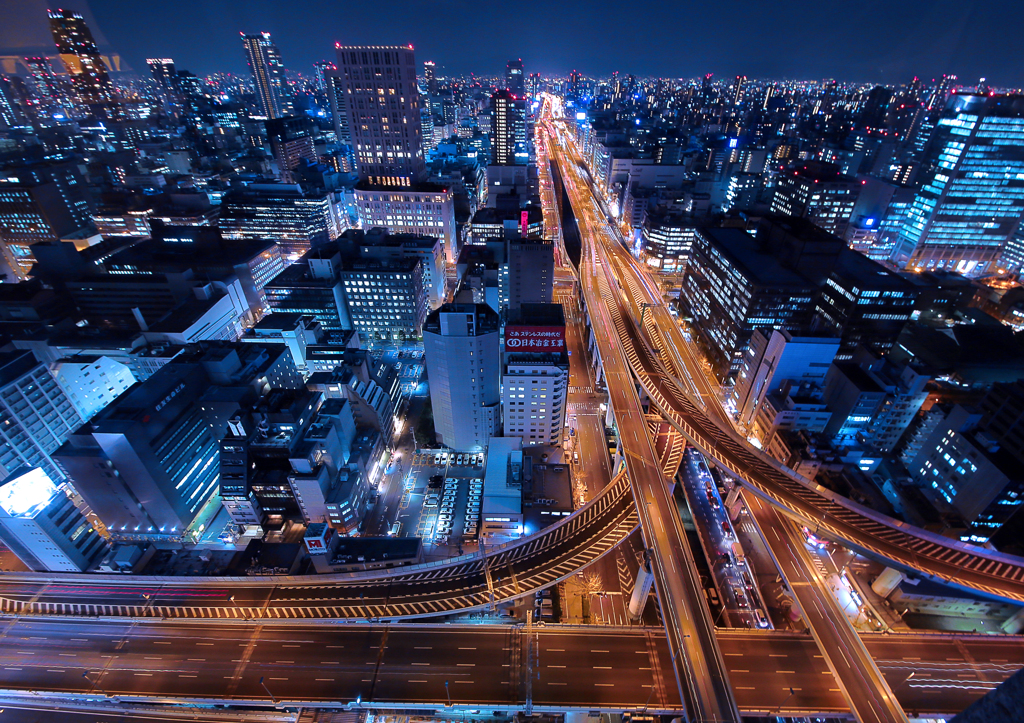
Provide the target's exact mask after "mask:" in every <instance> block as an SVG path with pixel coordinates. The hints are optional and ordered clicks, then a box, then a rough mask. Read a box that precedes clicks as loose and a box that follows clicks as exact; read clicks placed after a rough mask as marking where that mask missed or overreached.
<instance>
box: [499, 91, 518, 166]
mask: <svg viewBox="0 0 1024 723" xmlns="http://www.w3.org/2000/svg"><path fill="white" fill-rule="evenodd" d="M523 122H524V119H523V117H522V114H521V113H520V109H519V107H518V105H517V103H516V99H515V97H514V96H513V95H512V93H510V92H509V91H507V90H499V91H496V92H495V93H494V95H492V96H491V164H492V165H496V166H512V165H515V162H516V129H517V126H519V125H521V124H522V123H523Z"/></svg>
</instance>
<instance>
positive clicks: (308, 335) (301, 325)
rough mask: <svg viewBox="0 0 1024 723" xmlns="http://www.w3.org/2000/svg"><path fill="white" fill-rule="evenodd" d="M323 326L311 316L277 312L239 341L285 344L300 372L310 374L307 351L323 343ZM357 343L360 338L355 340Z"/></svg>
mask: <svg viewBox="0 0 1024 723" xmlns="http://www.w3.org/2000/svg"><path fill="white" fill-rule="evenodd" d="M323 338H324V331H323V329H322V328H321V326H320V323H319V322H318V321H316V320H315V319H314V318H313V317H312V316H310V315H309V314H297V313H294V312H287V311H278V312H275V313H273V314H267V315H266V316H264V317H263V318H262V319H260V320H259V321H258V322H256V324H255V325H254V326H253V327H252V328H251V329H247V330H246V332H245V334H244V335H243V336H242V338H241V339H240V341H242V342H244V343H250V344H284V345H285V346H287V347H288V349H289V350H290V351H291V353H292V360H293V361H294V362H295V366H296V368H297V369H298V370H299V372H300V373H302V374H306V373H307V371H308V367H307V364H308V354H307V351H306V350H307V349H308V348H309V347H311V346H317V345H318V344H320V343H321V342H322V341H323ZM355 338H356V341H358V336H356V337H355Z"/></svg>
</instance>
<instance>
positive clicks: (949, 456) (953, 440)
mask: <svg viewBox="0 0 1024 723" xmlns="http://www.w3.org/2000/svg"><path fill="white" fill-rule="evenodd" d="M981 419H982V415H981V414H979V413H975V412H972V411H971V410H968V409H966V408H965V407H962V406H960V405H959V404H958V405H956V406H954V407H953V408H952V409H950V410H949V411H948V412H947V413H946V415H945V417H944V419H943V420H942V422H941V423H940V424H938V425H936V426H935V429H934V431H932V433H931V434H930V435H929V436H928V439H927V440H926V441H925V442H924V443H923V444H922V446H921V451H920V452H918V454H917V456H916V457H915V458H914V459H913V460H912V461H911V462H910V464H909V465H908V468H909V470H910V473H911V475H912V477H913V478H914V480H915V481H916V482H917V483H918V484H919V485H921V488H922V491H923V492H924V493H925V495H926V496H929V497H930V498H931V499H932V500H933V501H934V502H935V503H936V504H937V505H938V506H939V507H940V509H943V508H946V509H951V510H952V511H954V512H956V513H957V514H958V515H959V516H960V517H961V518H962V519H963V521H964V522H965V523H967V525H969V528H968V530H967V532H966V534H964V535H963V536H962V538H961V539H963V540H964V541H966V542H973V543H977V544H984V543H986V542H988V541H989V539H990V538H991V537H992V535H993V534H994V533H995V532H996V531H997V530H998V529H999V528H1000V527H1001V526H1002V525H1003V523H1004V522H1006V521H1007V520H1008V519H1009V518H1010V516H1011V515H1012V514H1013V513H1014V512H1016V511H1017V510H1018V509H1019V507H1020V504H1021V501H1022V500H1024V465H1022V464H1021V461H1020V460H1019V459H1018V458H1017V457H1016V456H1015V455H1013V454H1011V453H1010V452H1008V451H1006V450H1004V449H1002V448H1001V447H1000V445H999V443H998V442H997V441H996V439H995V438H994V437H993V436H992V435H991V434H990V433H989V432H988V430H987V428H986V427H985V426H984V425H982V424H980V422H981Z"/></svg>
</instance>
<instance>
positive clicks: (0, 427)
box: [0, 350, 83, 481]
mask: <svg viewBox="0 0 1024 723" xmlns="http://www.w3.org/2000/svg"><path fill="white" fill-rule="evenodd" d="M0 416H2V419H0V478H2V477H7V476H8V475H9V474H11V473H12V472H13V471H14V470H15V469H18V468H19V467H26V466H27V467H39V468H41V469H42V471H43V472H44V473H45V474H46V476H47V477H49V478H50V479H52V480H59V481H61V480H63V479H64V475H63V473H62V472H61V471H60V470H59V469H58V468H57V467H55V466H54V464H53V462H52V460H51V457H50V455H51V454H53V453H54V452H55V451H56V450H57V448H58V447H60V446H61V445H62V444H63V443H64V441H65V440H66V439H67V438H68V435H70V434H71V433H72V432H74V431H75V430H76V429H77V428H78V427H79V426H81V424H82V421H83V420H82V416H81V415H80V414H79V413H78V410H77V409H75V405H74V404H72V402H71V399H70V398H69V396H68V394H67V393H66V392H65V391H64V390H63V389H62V388H61V387H60V385H59V384H58V383H57V381H56V380H55V379H54V378H53V375H52V374H51V373H50V370H49V369H48V368H47V366H46V364H41V363H39V362H37V361H36V359H35V357H34V356H33V355H32V352H30V351H20V350H19V351H12V352H6V353H3V354H0Z"/></svg>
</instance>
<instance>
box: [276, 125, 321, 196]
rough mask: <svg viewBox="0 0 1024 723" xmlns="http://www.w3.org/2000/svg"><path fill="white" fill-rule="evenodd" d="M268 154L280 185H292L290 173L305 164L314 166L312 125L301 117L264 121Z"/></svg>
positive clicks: (314, 150)
mask: <svg viewBox="0 0 1024 723" xmlns="http://www.w3.org/2000/svg"><path fill="white" fill-rule="evenodd" d="M266 127H267V140H268V141H269V142H270V152H271V153H273V154H274V162H275V163H276V164H277V177H278V179H279V180H280V181H281V182H282V183H293V182H294V181H295V180H296V179H295V177H294V174H292V171H294V170H295V169H296V168H298V167H300V166H304V165H306V164H307V163H312V164H316V163H317V156H316V149H315V148H314V146H313V123H312V122H311V121H310V120H309V119H308V118H303V117H301V116H285V117H282V118H270V119H267V121H266Z"/></svg>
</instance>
